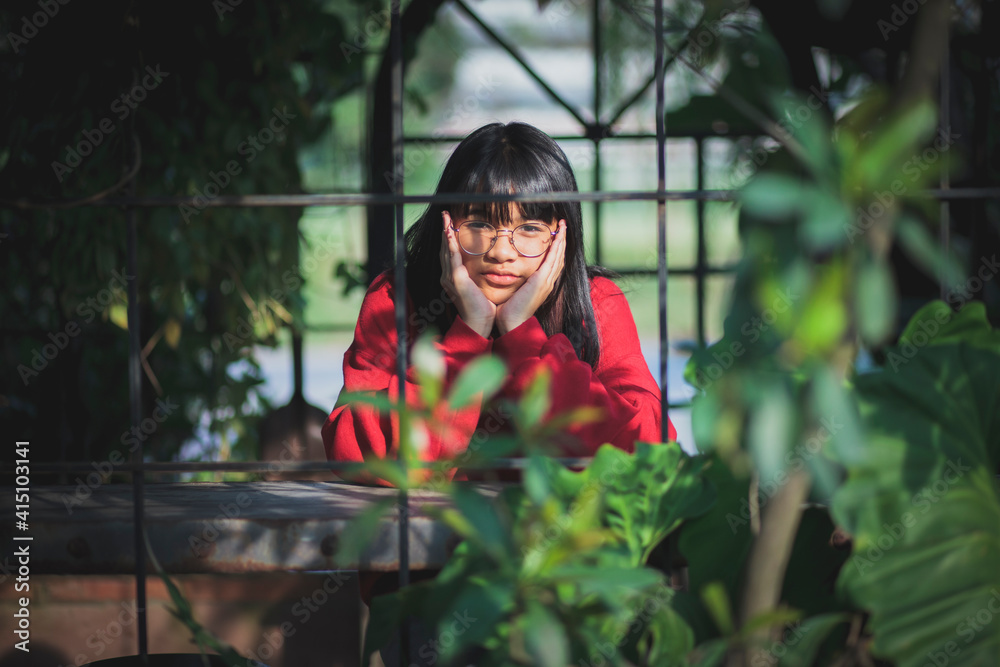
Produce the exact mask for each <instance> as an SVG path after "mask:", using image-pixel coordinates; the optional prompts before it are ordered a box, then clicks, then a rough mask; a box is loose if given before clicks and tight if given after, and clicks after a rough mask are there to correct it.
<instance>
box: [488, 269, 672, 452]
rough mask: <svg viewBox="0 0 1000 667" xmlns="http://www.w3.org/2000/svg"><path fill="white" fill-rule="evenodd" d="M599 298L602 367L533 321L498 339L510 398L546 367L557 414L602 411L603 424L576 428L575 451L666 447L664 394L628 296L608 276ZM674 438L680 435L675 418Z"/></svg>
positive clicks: (572, 431) (595, 284)
mask: <svg viewBox="0 0 1000 667" xmlns="http://www.w3.org/2000/svg"><path fill="white" fill-rule="evenodd" d="M591 299H592V301H593V304H594V316H595V319H596V321H597V330H598V336H599V339H600V344H601V355H600V361H599V362H598V364H597V368H596V370H595V369H592V368H591V366H590V364H588V363H586V362H584V361H581V360H580V359H579V358H578V357H577V355H576V352H575V350H574V349H573V345H572V343H571V342H570V340H569V338H567V337H566V336H565V335H564V334H561V333H560V334H556V335H554V336H551V337H550V336H547V335H546V334H545V332H544V331H543V330H542V327H541V325H540V324H539V322H538V320H537V319H536V318H534V317H532V318H529V319H528V320H527V321H525V322H524V323H523V324H521V325H520V326H519V327H517V328H516V329H513V330H511V331H509V332H507V333H506V334H505V335H503V336H501V337H500V338H498V339H497V340H496V342H495V343H494V345H493V351H494V352H495V353H496V354H497V355H498V356H500V357H501V358H502V359H504V361H505V362H506V363H507V365H508V368H509V369H510V372H511V378H510V380H509V384H508V389H507V390H506V392H505V393H510V394H512V395H520V394H521V393H523V391H524V389H525V388H526V387H527V385H528V384H529V383H530V382H531V380H532V378H533V377H534V375H535V374H536V373H537V372H538V371H539V369H540V368H541V367H545V368H547V369H548V370H549V371H550V372H551V375H552V406H551V408H550V412H549V416H552V415H556V414H559V413H561V412H564V411H566V410H570V409H573V408H577V407H584V406H587V407H594V408H598V409H599V410H600V412H601V418H600V420H599V421H597V422H593V423H589V424H585V425H581V426H576V427H571V428H569V429H568V433H569V435H570V436H572V437H573V438H572V439H573V440H574V442H573V443H571V444H570V446H569V449H570V451H567V453H568V454H573V455H581V456H589V455H592V454H593V453H594V452H595V451H596V450H597V448H598V447H600V446H601V445H602V444H604V443H611V444H612V445H614V446H615V447H619V448H621V449H624V450H626V451H632V450H633V448H634V445H635V442H636V441H643V442H659V441H660V439H661V436H660V425H661V410H660V390H659V387H658V386H657V384H656V381H655V380H653V376H652V374H651V373H650V372H649V367H648V366H647V364H646V360H645V358H644V357H643V356H642V349H641V347H640V345H639V335H638V332H637V331H636V327H635V321H634V320H633V318H632V311H631V310H630V309H629V306H628V301H627V300H626V299H625V295H624V294H623V293H622V291H621V290H620V289H619V288H618V286H617V285H615V284H614V283H613V282H612V281H610V280H608V279H607V278H595V279H594V280H593V281H592V283H591ZM668 437H669V438H670V439H671V440H673V439H675V438H676V437H677V435H676V432H675V430H674V427H673V424H670V423H669V421H668Z"/></svg>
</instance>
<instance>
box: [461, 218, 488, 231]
mask: <svg viewBox="0 0 1000 667" xmlns="http://www.w3.org/2000/svg"><path fill="white" fill-rule="evenodd" d="M462 227H465V228H466V229H468V230H469V231H472V232H480V233H483V234H492V233H493V232H494V230H493V225H491V224H490V223H488V222H484V221H482V220H467V221H466V222H464V223H462Z"/></svg>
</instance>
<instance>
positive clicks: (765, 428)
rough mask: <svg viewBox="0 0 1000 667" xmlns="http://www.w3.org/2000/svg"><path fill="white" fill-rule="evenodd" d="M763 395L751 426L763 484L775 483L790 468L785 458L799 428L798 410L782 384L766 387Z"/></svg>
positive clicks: (749, 428)
mask: <svg viewBox="0 0 1000 667" xmlns="http://www.w3.org/2000/svg"><path fill="white" fill-rule="evenodd" d="M759 391H760V396H759V397H758V404H757V405H756V406H754V409H753V411H752V412H751V414H750V423H749V425H748V435H749V440H750V448H751V451H752V452H753V455H754V459H755V461H756V462H757V470H758V472H759V474H760V478H761V480H773V479H775V478H777V477H778V475H779V473H782V472H783V471H784V470H785V468H786V467H787V466H786V464H785V455H786V454H787V453H788V452H789V451H790V450H791V448H792V436H793V435H794V429H795V427H796V424H797V419H796V413H795V406H794V405H793V404H792V401H791V399H790V397H789V396H788V391H787V389H786V388H785V386H784V385H782V384H779V383H777V382H771V383H766V384H762V385H761V386H759Z"/></svg>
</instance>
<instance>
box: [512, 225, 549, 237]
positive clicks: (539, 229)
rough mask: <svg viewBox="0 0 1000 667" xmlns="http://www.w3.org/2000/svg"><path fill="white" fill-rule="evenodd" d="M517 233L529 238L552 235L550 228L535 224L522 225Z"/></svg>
mask: <svg viewBox="0 0 1000 667" xmlns="http://www.w3.org/2000/svg"><path fill="white" fill-rule="evenodd" d="M517 231H518V232H520V233H521V234H525V235H527V236H542V235H543V234H549V233H550V232H549V228H548V227H545V226H544V225H539V224H535V223H530V224H527V225H521V226H520V227H518V228H517Z"/></svg>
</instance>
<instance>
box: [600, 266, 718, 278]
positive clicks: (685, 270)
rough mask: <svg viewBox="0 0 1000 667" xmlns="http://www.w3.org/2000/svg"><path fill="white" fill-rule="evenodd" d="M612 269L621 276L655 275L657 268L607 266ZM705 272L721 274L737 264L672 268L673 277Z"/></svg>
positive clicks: (707, 273)
mask: <svg viewBox="0 0 1000 667" xmlns="http://www.w3.org/2000/svg"><path fill="white" fill-rule="evenodd" d="M606 268H607V269H608V270H610V271H614V272H615V273H617V274H618V275H620V276H655V275H656V269H614V268H611V267H610V266H609V267H606ZM699 272H700V273H704V274H706V275H721V274H728V273H735V272H736V265H735V264H729V265H726V266H710V265H709V266H705V267H703V268H702V269H701V270H700V271H699V269H698V267H696V266H684V267H680V268H676V269H675V268H673V267H671V268H670V274H671V277H673V276H676V275H681V276H696V275H698V273H699Z"/></svg>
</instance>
